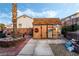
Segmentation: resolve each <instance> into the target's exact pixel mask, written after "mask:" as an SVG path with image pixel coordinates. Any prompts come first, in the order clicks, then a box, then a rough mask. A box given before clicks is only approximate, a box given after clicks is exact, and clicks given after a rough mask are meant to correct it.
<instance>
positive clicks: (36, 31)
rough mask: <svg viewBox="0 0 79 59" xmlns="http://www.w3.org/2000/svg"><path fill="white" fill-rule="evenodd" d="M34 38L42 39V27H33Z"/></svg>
mask: <svg viewBox="0 0 79 59" xmlns="http://www.w3.org/2000/svg"><path fill="white" fill-rule="evenodd" d="M33 38H37V39H40V38H41V26H39V25H35V26H34V27H33Z"/></svg>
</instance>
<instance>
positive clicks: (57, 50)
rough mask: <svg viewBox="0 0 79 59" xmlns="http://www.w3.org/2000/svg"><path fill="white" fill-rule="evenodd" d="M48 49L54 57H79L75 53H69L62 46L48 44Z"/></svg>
mask: <svg viewBox="0 0 79 59" xmlns="http://www.w3.org/2000/svg"><path fill="white" fill-rule="evenodd" d="M50 47H51V49H52V51H53V53H54V55H55V56H79V54H77V53H74V52H69V51H68V50H67V49H66V48H65V46H64V44H50Z"/></svg>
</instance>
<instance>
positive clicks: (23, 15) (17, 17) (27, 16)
mask: <svg viewBox="0 0 79 59" xmlns="http://www.w3.org/2000/svg"><path fill="white" fill-rule="evenodd" d="M21 17H28V18H32V17H29V16H27V15H22V16H19V17H17V19H18V18H21Z"/></svg>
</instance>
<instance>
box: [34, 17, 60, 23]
mask: <svg viewBox="0 0 79 59" xmlns="http://www.w3.org/2000/svg"><path fill="white" fill-rule="evenodd" d="M33 24H61V20H60V19H59V18H33Z"/></svg>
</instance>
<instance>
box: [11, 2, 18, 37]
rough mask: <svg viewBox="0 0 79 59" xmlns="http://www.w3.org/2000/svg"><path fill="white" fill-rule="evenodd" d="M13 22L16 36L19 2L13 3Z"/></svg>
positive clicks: (14, 35)
mask: <svg viewBox="0 0 79 59" xmlns="http://www.w3.org/2000/svg"><path fill="white" fill-rule="evenodd" d="M12 22H13V37H16V33H17V4H16V3H12Z"/></svg>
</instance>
